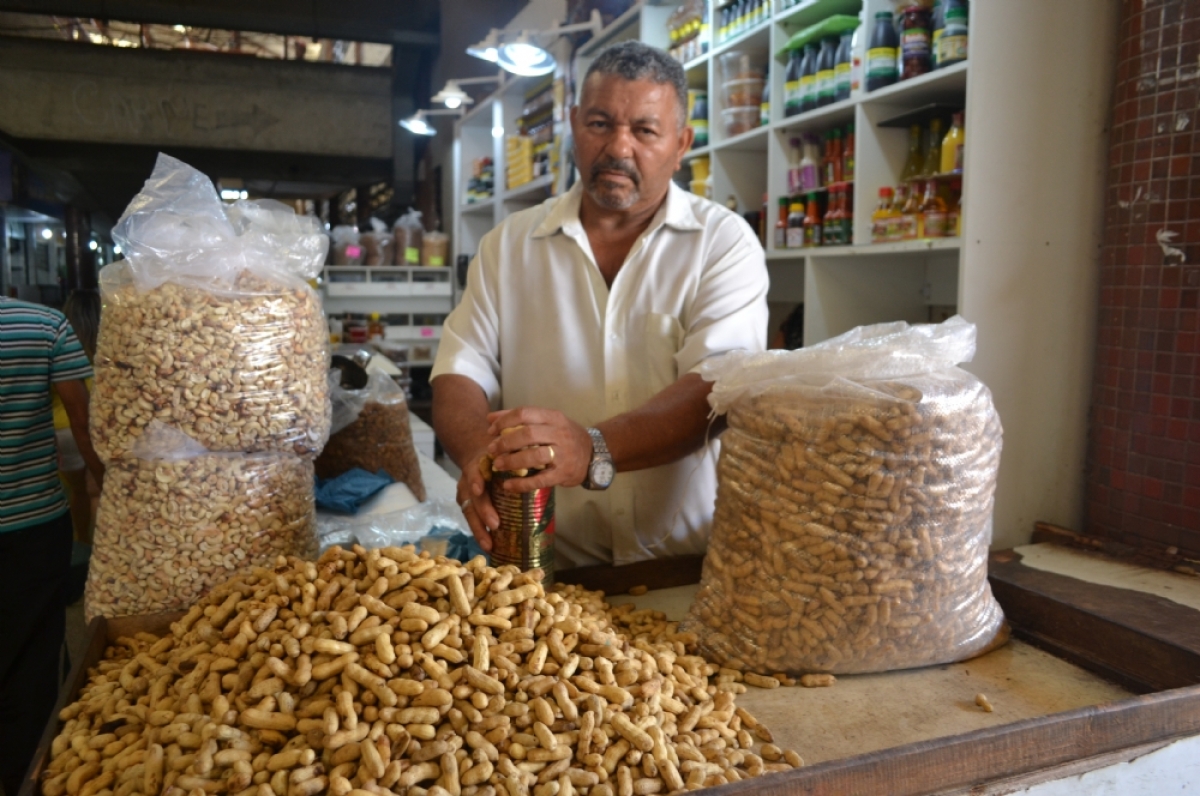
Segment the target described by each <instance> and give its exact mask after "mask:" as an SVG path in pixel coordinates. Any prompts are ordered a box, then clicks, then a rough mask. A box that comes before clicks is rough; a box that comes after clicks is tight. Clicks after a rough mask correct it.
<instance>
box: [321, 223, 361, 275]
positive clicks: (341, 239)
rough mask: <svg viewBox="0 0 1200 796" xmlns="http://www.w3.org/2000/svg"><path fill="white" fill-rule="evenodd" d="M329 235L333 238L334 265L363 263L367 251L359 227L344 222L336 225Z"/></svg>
mask: <svg viewBox="0 0 1200 796" xmlns="http://www.w3.org/2000/svg"><path fill="white" fill-rule="evenodd" d="M329 236H330V238H332V240H333V247H332V249H331V251H330V257H331V259H332V260H333V265H362V264H363V256H364V254H365V252H364V251H363V247H362V241H361V236H360V235H359V234H358V228H357V227H352V226H349V225H347V224H342V225H339V226H336V227H334V228H333V230H331V231H330V233H329Z"/></svg>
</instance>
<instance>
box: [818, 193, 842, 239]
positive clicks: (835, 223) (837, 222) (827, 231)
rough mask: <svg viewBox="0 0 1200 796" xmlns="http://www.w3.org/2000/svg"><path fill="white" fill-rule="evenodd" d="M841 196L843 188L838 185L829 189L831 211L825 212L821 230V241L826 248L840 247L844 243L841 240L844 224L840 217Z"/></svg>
mask: <svg viewBox="0 0 1200 796" xmlns="http://www.w3.org/2000/svg"><path fill="white" fill-rule="evenodd" d="M841 195H842V186H840V185H837V186H834V187H833V188H830V189H829V209H827V210H826V211H825V218H824V220H823V222H822V228H821V240H822V242H823V243H824V245H826V246H840V245H841V244H842V243H843V241H842V240H841V236H842V222H841V216H840V215H839V209H840V208H839V202H840V199H841Z"/></svg>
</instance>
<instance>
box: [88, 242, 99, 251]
mask: <svg viewBox="0 0 1200 796" xmlns="http://www.w3.org/2000/svg"><path fill="white" fill-rule="evenodd" d="M88 248H89V249H91V250H92V251H96V249H99V248H100V244H99V243H96V241H94V240H89V241H88Z"/></svg>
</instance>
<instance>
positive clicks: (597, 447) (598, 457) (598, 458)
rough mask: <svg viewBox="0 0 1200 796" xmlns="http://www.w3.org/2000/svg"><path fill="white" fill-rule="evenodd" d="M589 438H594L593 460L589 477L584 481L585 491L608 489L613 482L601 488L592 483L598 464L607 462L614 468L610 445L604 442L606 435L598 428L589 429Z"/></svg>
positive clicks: (588, 473) (589, 467) (590, 463)
mask: <svg viewBox="0 0 1200 796" xmlns="http://www.w3.org/2000/svg"><path fill="white" fill-rule="evenodd" d="M587 433H588V436H589V437H591V438H592V460H591V461H590V462H589V463H588V470H587V475H586V476H585V477H584V479H583V488H584V489H607V488H608V487H609V486H610V485H611V483H612V481H611V480H610V481H609V483H608V484H604V485H603V486H600V485H598V484H596V483H595V482H593V481H592V472H593V471H594V470H595V468H596V465H597V463H598V462H607V463H608V465H609V467H611V466H612V456H611V455H610V454H609V452H608V443H606V442H605V441H604V435H603V434H602V433H600V429H598V428H589V429H588V430H587Z"/></svg>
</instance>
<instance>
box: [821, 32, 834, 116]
mask: <svg viewBox="0 0 1200 796" xmlns="http://www.w3.org/2000/svg"><path fill="white" fill-rule="evenodd" d="M837 46H838V40H837V39H835V38H833V37H827V38H824V39H821V51H820V54H819V55H818V56H817V107H818V108H823V107H825V106H826V105H832V104H833V101H834V96H835V95H836V94H837V79H836V67H837Z"/></svg>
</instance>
